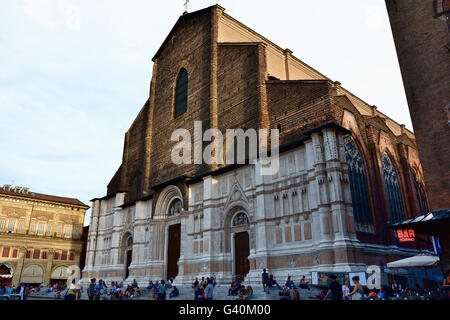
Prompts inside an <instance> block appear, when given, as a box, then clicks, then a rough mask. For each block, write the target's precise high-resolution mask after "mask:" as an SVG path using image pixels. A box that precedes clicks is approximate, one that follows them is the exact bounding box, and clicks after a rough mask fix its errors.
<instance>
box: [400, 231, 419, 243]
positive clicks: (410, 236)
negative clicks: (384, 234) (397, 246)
mask: <svg viewBox="0 0 450 320" xmlns="http://www.w3.org/2000/svg"><path fill="white" fill-rule="evenodd" d="M397 236H398V240H400V242H414V241H416V234H415V233H414V230H412V229H410V230H397Z"/></svg>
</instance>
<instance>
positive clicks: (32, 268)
mask: <svg viewBox="0 0 450 320" xmlns="http://www.w3.org/2000/svg"><path fill="white" fill-rule="evenodd" d="M43 281H44V269H43V268H42V267H41V266H39V265H37V264H33V265H29V266H27V267H26V268H25V269H24V270H23V272H22V276H21V278H20V282H23V283H29V284H41V283H42V282H43Z"/></svg>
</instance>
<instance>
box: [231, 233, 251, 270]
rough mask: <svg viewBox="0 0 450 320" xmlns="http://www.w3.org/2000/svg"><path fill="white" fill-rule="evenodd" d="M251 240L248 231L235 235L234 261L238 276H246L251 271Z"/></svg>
mask: <svg viewBox="0 0 450 320" xmlns="http://www.w3.org/2000/svg"><path fill="white" fill-rule="evenodd" d="M249 255H250V242H249V236H248V232H241V233H236V234H235V236H234V261H235V270H236V278H243V277H245V276H246V275H247V274H248V272H249V271H250V262H249V261H248V256H249Z"/></svg>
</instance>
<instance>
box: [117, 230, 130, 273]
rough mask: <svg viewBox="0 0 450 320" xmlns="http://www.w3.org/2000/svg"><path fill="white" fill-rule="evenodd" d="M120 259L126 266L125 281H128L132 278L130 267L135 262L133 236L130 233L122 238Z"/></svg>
mask: <svg viewBox="0 0 450 320" xmlns="http://www.w3.org/2000/svg"><path fill="white" fill-rule="evenodd" d="M120 258H121V262H122V263H123V265H124V271H123V279H124V280H126V279H128V277H129V276H130V265H131V263H132V261H133V236H132V235H131V233H130V232H126V233H125V234H124V235H123V236H122V242H121V257H120Z"/></svg>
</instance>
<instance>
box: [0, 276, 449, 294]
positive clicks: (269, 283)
mask: <svg viewBox="0 0 450 320" xmlns="http://www.w3.org/2000/svg"><path fill="white" fill-rule="evenodd" d="M328 278H329V280H330V284H329V288H328V289H327V290H323V291H322V292H321V293H320V294H319V295H317V296H310V297H309V298H311V299H319V300H389V299H407V300H418V299H420V300H448V299H450V296H449V294H450V271H447V272H446V273H445V275H444V281H443V283H442V285H441V286H436V287H435V288H433V289H424V288H421V287H420V286H419V285H417V284H416V285H415V287H414V288H409V287H408V286H403V285H402V284H401V283H399V282H398V281H397V280H393V283H392V285H390V286H389V287H382V288H380V289H373V290H369V289H368V288H367V287H365V286H363V285H362V284H361V282H360V279H359V277H358V276H355V277H353V278H352V279H351V284H350V281H349V280H348V279H345V280H343V282H342V284H341V283H340V282H339V281H338V280H337V276H336V275H333V274H332V275H329V277H328ZM261 281H262V286H263V290H264V292H265V293H270V290H271V289H273V288H275V287H276V288H277V289H278V290H279V291H278V294H279V296H280V299H281V300H300V291H301V290H300V289H303V290H308V291H311V290H312V289H311V286H310V284H309V282H308V281H307V280H306V276H302V278H301V279H300V280H299V281H298V283H296V282H295V281H294V279H293V278H292V277H291V276H288V277H287V279H286V281H285V282H284V285H283V286H280V284H279V283H278V282H277V281H276V280H275V278H274V276H273V275H271V274H268V273H267V270H266V269H264V270H263V273H262V275H261ZM216 284H217V283H216V280H215V278H214V277H212V276H211V277H206V278H205V277H202V278H201V280H199V279H198V278H195V280H194V281H193V283H192V288H193V290H194V300H213V298H214V288H215V287H216ZM41 290H43V291H45V292H46V293H51V292H55V293H56V299H65V300H80V299H81V295H82V292H83V288H82V287H81V286H80V285H79V283H75V279H74V280H72V282H71V283H70V285H69V286H67V285H66V283H65V282H62V281H60V282H57V283H54V284H53V285H51V286H49V287H48V288H47V289H45V286H44V284H41V285H34V286H33V285H28V284H24V283H20V284H19V285H18V286H17V287H14V286H11V285H7V284H2V285H0V297H2V298H3V299H20V300H26V299H27V298H28V296H29V295H30V294H32V293H34V292H39V291H41ZM86 291H87V295H88V298H89V300H103V299H111V300H122V299H132V298H135V297H139V296H141V295H142V293H141V289H140V288H139V285H138V283H137V281H136V280H133V281H132V283H131V284H129V285H126V286H124V284H123V282H120V283H119V282H117V281H112V282H111V285H110V286H109V287H108V286H107V285H106V283H105V282H104V281H103V280H102V279H100V280H99V281H98V283H97V280H96V279H95V278H94V279H91V283H90V285H89V286H88V288H87V290H86ZM144 291H145V292H146V294H148V295H149V296H151V298H152V299H155V300H166V298H167V294H168V295H169V299H173V298H175V297H178V296H179V295H180V290H179V288H177V287H176V286H174V285H173V279H169V280H167V281H165V280H161V281H155V282H153V281H152V280H150V281H149V284H148V286H147V287H146V288H145V289H144ZM169 291H170V292H169ZM228 296H232V297H236V299H237V300H251V299H252V298H254V291H253V288H252V286H250V285H247V286H245V285H243V283H242V279H239V278H237V279H236V280H235V281H233V282H232V283H231V284H230V287H229V289H228Z"/></svg>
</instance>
